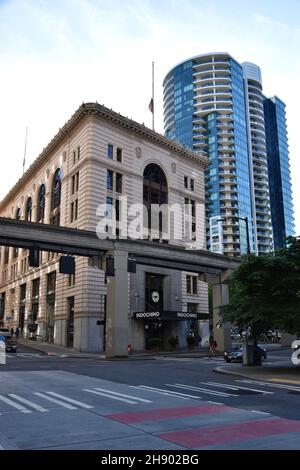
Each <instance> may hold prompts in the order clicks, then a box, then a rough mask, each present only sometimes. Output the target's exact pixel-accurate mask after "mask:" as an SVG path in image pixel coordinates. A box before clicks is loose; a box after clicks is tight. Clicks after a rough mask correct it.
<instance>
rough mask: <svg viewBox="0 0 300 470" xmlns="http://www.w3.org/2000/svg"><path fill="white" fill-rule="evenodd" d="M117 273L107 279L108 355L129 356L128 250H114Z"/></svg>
mask: <svg viewBox="0 0 300 470" xmlns="http://www.w3.org/2000/svg"><path fill="white" fill-rule="evenodd" d="M112 255H113V257H114V263H115V265H114V267H115V275H114V276H110V277H108V281H107V311H106V351H105V353H106V357H120V356H123V357H124V356H128V304H129V294H128V272H127V267H128V266H127V259H128V253H127V252H126V251H119V250H114V251H113V253H112Z"/></svg>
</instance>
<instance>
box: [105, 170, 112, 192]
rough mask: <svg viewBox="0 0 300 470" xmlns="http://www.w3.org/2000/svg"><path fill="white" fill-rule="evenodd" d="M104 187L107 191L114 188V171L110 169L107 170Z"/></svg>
mask: <svg viewBox="0 0 300 470" xmlns="http://www.w3.org/2000/svg"><path fill="white" fill-rule="evenodd" d="M106 189H108V190H109V191H113V189H114V173H113V171H111V170H107V177H106Z"/></svg>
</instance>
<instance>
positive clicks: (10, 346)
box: [0, 327, 17, 353]
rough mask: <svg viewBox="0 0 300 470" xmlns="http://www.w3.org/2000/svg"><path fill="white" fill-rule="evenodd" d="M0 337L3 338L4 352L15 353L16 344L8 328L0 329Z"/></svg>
mask: <svg viewBox="0 0 300 470" xmlns="http://www.w3.org/2000/svg"><path fill="white" fill-rule="evenodd" d="M0 336H3V337H4V338H5V352H7V353H8V352H12V353H14V352H17V342H16V340H15V338H14V337H13V336H12V335H11V333H10V330H9V328H4V327H0Z"/></svg>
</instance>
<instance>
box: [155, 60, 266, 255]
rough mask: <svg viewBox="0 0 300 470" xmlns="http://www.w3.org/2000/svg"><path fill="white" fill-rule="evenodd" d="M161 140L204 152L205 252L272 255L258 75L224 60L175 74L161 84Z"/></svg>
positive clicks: (192, 63)
mask: <svg viewBox="0 0 300 470" xmlns="http://www.w3.org/2000/svg"><path fill="white" fill-rule="evenodd" d="M164 125H165V133H166V136H167V137H169V138H170V139H175V140H177V141H178V142H180V143H182V144H184V145H186V146H188V147H190V148H192V149H193V150H194V151H195V152H203V153H205V154H206V155H207V156H208V158H209V162H210V165H209V167H208V169H207V172H206V215H207V247H208V249H209V250H211V251H214V252H219V253H225V254H229V255H236V256H240V255H242V254H245V253H246V252H247V251H252V252H255V253H257V254H262V253H266V252H268V251H270V250H271V249H272V227H271V213H270V201H269V186H268V172H267V154H266V141H265V124H264V110H263V96H262V85H261V73H260V69H259V67H257V66H256V65H254V64H250V63H244V64H240V63H238V62H237V61H236V60H235V59H233V57H231V56H230V55H229V54H228V53H212V54H205V55H200V56H197V57H194V58H192V59H189V60H187V61H185V62H182V63H181V64H179V65H177V66H176V67H174V68H173V69H172V70H171V71H170V72H169V73H168V74H167V76H166V78H165V80H164Z"/></svg>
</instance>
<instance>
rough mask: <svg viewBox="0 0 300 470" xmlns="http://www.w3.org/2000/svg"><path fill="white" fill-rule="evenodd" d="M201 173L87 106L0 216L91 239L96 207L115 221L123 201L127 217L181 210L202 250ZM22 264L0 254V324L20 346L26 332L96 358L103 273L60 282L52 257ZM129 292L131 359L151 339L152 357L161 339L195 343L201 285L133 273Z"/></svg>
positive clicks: (154, 136) (147, 134)
mask: <svg viewBox="0 0 300 470" xmlns="http://www.w3.org/2000/svg"><path fill="white" fill-rule="evenodd" d="M205 167H206V159H205V157H202V156H201V155H199V154H198V155H196V154H194V153H193V152H191V151H190V150H188V149H187V148H184V147H182V146H180V145H178V144H176V143H175V142H172V141H170V140H168V139H167V138H165V137H163V136H162V135H160V134H158V133H156V132H153V131H151V130H150V129H148V128H146V127H145V126H143V125H140V124H138V123H136V122H134V121H132V120H130V119H128V118H126V117H123V116H121V115H120V114H118V113H115V112H113V111H111V110H109V109H107V108H105V107H103V106H100V105H99V104H96V103H86V104H82V105H81V106H80V108H79V109H78V110H77V111H76V112H75V114H74V115H73V116H72V117H71V119H70V120H69V121H68V122H67V123H66V124H65V126H64V127H63V128H61V129H60V130H59V132H58V134H57V135H56V136H55V137H54V138H53V139H52V141H51V142H50V143H49V144H48V146H47V147H46V148H45V149H44V150H43V152H42V153H41V154H40V155H39V157H38V158H37V159H36V160H35V161H34V162H33V164H32V165H31V166H30V168H29V169H28V170H27V171H26V173H25V174H24V175H23V176H22V178H21V179H20V180H19V181H18V182H17V183H16V184H15V186H14V187H13V188H12V189H11V190H10V191H9V193H8V194H7V195H6V197H5V198H4V199H3V200H2V201H1V203H0V216H1V217H8V218H13V219H19V220H27V221H33V222H38V223H45V224H56V225H61V226H66V227H72V228H79V229H85V230H90V231H94V232H95V230H96V226H97V223H98V219H99V217H98V215H97V214H98V213H97V209H98V208H99V205H101V204H102V205H103V204H106V207H108V208H111V209H112V208H114V209H115V210H116V214H117V221H118V220H119V218H120V214H119V213H120V200H121V197H124V196H127V204H128V207H131V206H132V205H133V204H137V203H141V202H144V204H145V205H146V206H148V205H149V204H151V203H156V204H157V203H168V204H180V205H183V204H185V205H186V206H188V207H190V208H191V215H192V221H193V223H192V225H193V231H194V233H195V234H196V237H194V238H195V239H196V241H195V242H193V243H194V244H193V247H194V248H201V249H204V246H205V215H204V205H203V203H204V169H205ZM196 206H197V208H198V209H197V213H196V212H195V207H196ZM199 208H200V209H199ZM107 212H110V209H108V210H107ZM106 215H107V214H106ZM158 238H159V237H158ZM155 242H158V243H159V242H166V241H165V240H164V241H162V240H156V241H153V243H155ZM169 243H176V244H179V245H181V244H182V243H183V242H182V241H180V240H173V241H172V240H171V241H169ZM28 256H29V253H28V250H25V249H22V248H19V249H15V248H8V247H2V248H1V258H0V263H1V264H0V276H1V277H0V300H1V303H0V322H1V321H2V324H3V323H4V324H5V325H7V326H9V327H17V326H19V328H20V329H21V330H22V332H23V335H24V336H26V335H28V334H29V333H28V325H29V324H32V323H35V324H37V332H36V334H37V339H41V340H45V341H48V342H50V343H51V342H53V343H55V344H57V345H61V346H68V347H71V348H75V349H76V350H80V351H90V352H96V351H103V350H104V349H105V323H106V319H105V310H106V287H107V284H106V279H105V273H104V271H101V270H100V269H99V267H96V266H94V265H93V264H92V263H91V260H88V259H86V258H80V257H76V271H75V275H66V274H61V273H60V272H59V254H57V253H47V252H43V253H41V255H40V265H39V267H38V268H33V267H30V266H29V263H28ZM128 289H129V290H130V296H129V299H130V301H129V305H128V308H127V307H126V306H124V315H126V316H128V319H129V321H128V325H129V328H128V343H130V344H131V346H132V348H133V349H134V350H144V349H145V348H146V347H147V344H148V340H149V338H151V337H159V338H160V340H161V347H167V346H168V339H169V337H170V336H176V335H177V336H178V337H179V345H180V346H182V347H183V346H186V335H187V334H189V333H190V332H193V333H194V334H195V335H197V334H198V333H200V335H201V334H202V337H203V333H201V332H200V331H199V325H200V324H206V325H207V321H206V322H205V321H204V322H203V321H201V319H205V318H207V315H208V299H207V285H206V284H205V283H203V282H201V281H200V280H199V278H198V277H197V276H196V275H195V274H193V273H188V272H180V271H175V270H171V269H168V268H166V267H164V266H161V267H159V268H158V267H150V266H147V265H145V266H144V265H138V266H137V268H136V273H128Z"/></svg>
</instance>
